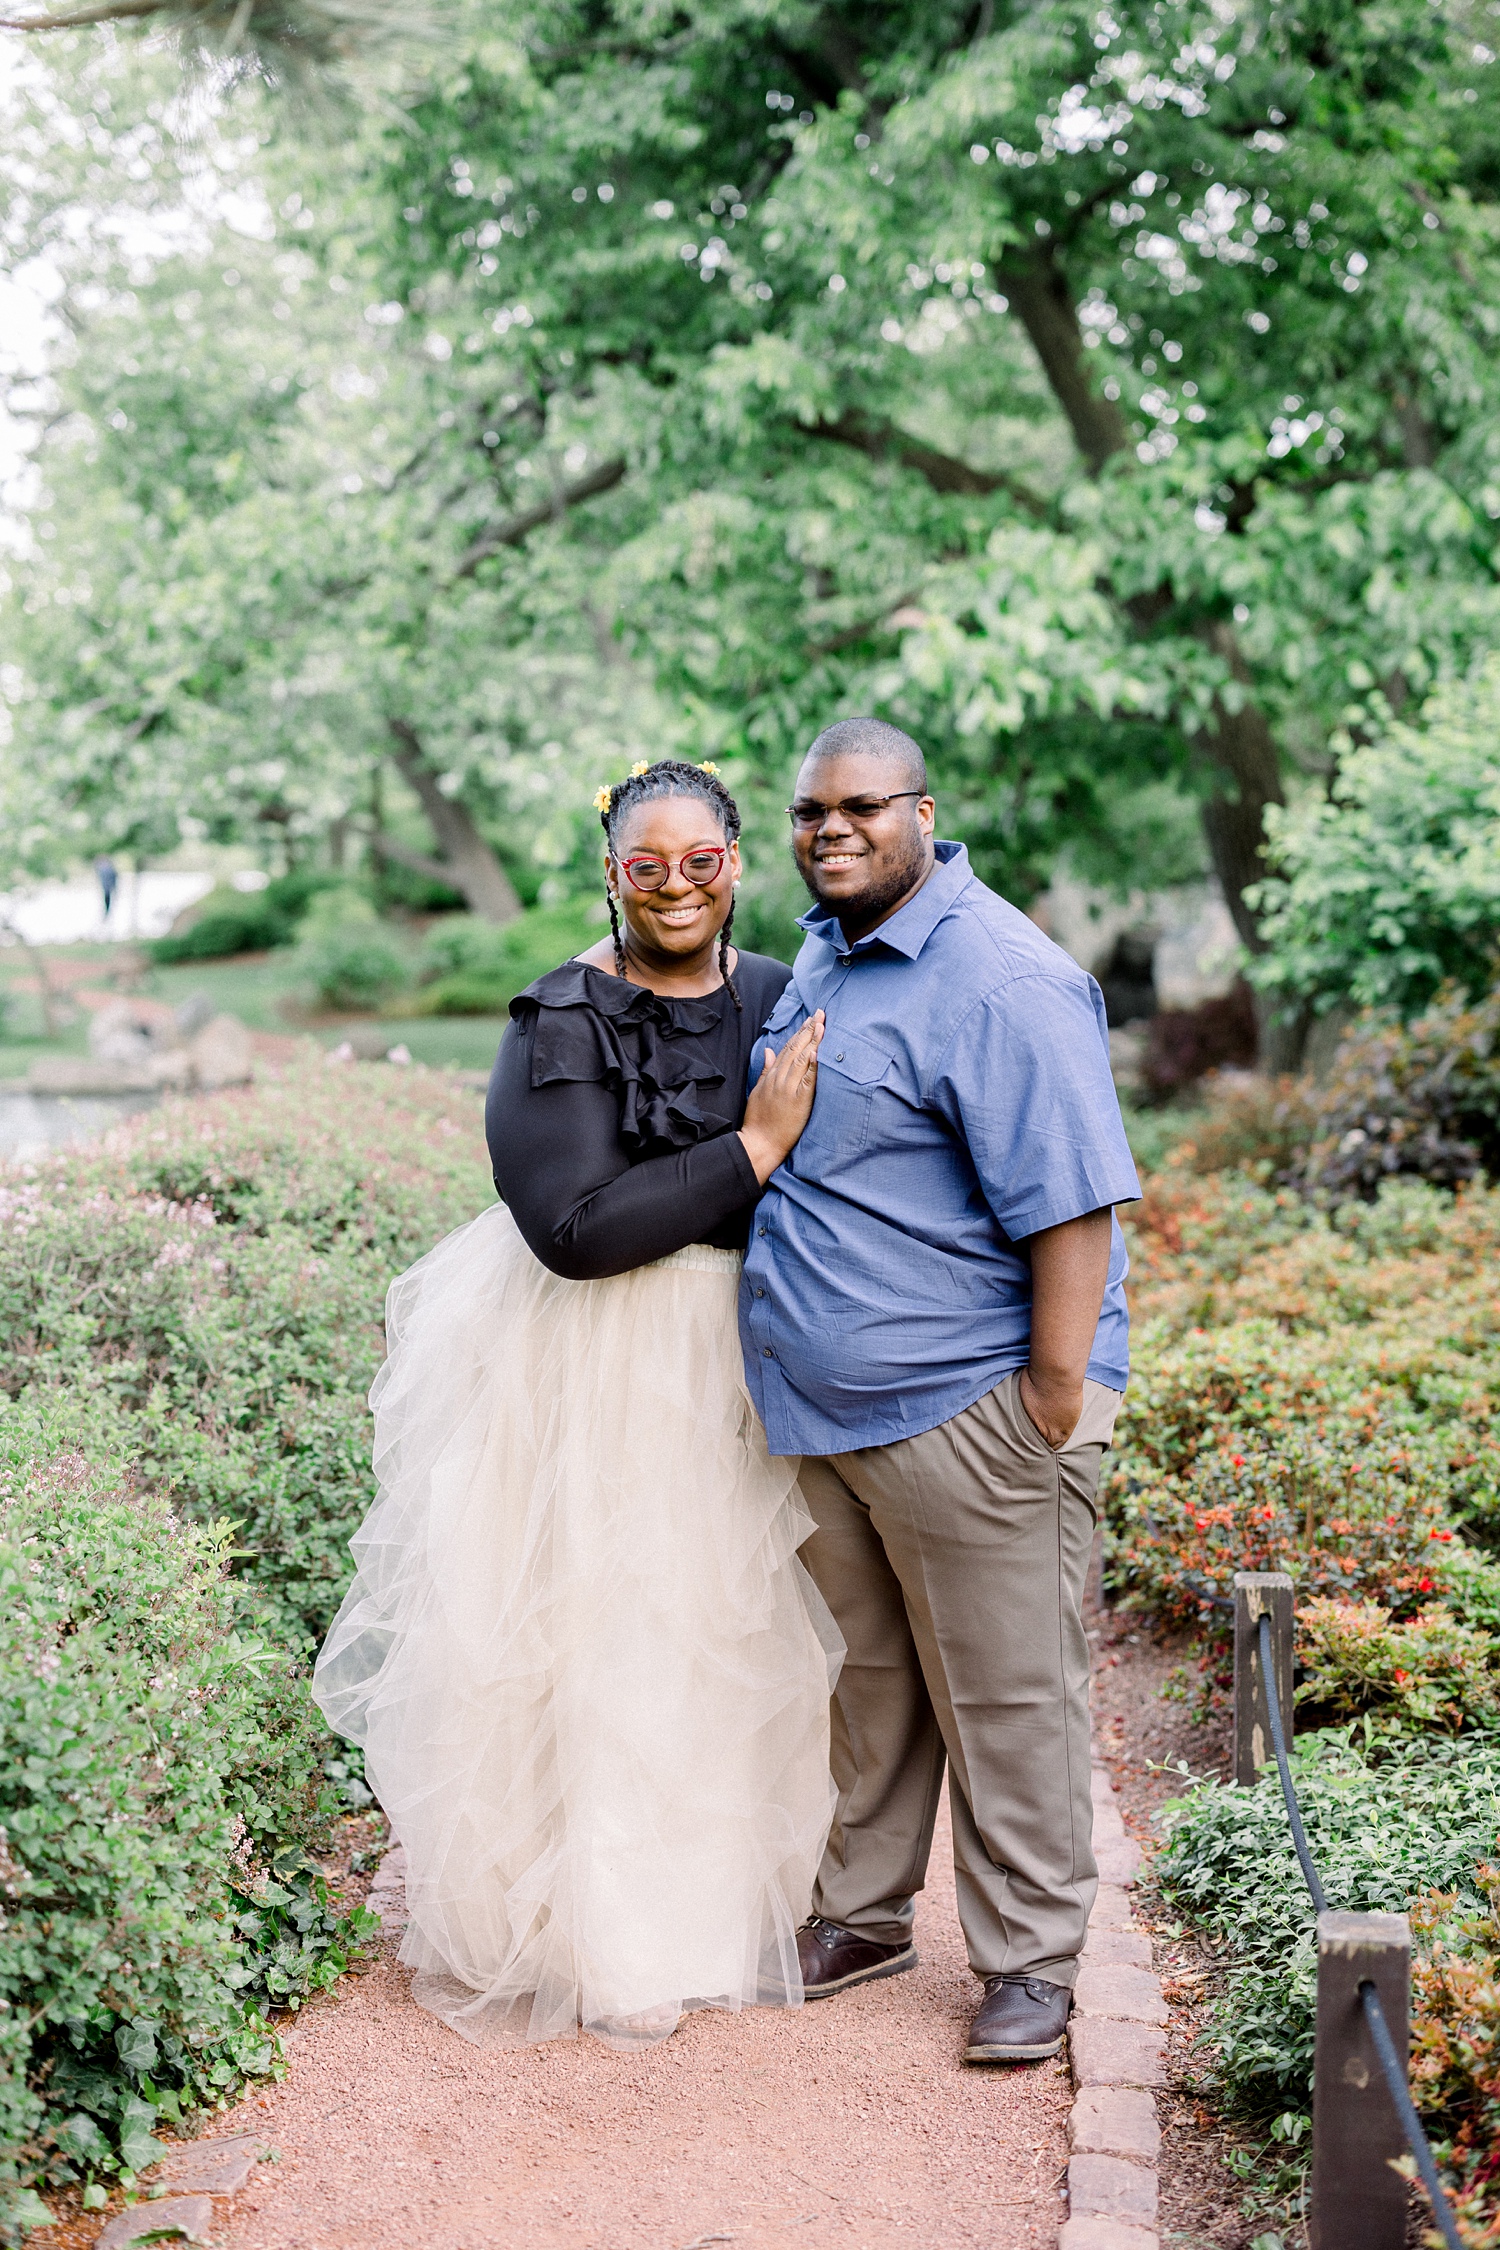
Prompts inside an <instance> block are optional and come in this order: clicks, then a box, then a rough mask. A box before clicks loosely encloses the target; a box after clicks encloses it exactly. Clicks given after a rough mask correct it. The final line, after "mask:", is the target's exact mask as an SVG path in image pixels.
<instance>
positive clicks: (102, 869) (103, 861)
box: [94, 852, 120, 922]
mask: <svg viewBox="0 0 1500 2250" xmlns="http://www.w3.org/2000/svg"><path fill="white" fill-rule="evenodd" d="M94 874H95V876H96V877H97V878H98V883H99V889H100V891H101V892H102V893H103V897H104V919H105V921H106V922H107V921H108V920H109V917H110V910H111V908H112V907H113V906H114V903H115V892H116V891H117V890H118V889H119V887H120V870H119V869H118V867H116V865H115V863H114V861H113V860H112V859H111V858H110V856H109V854H108V852H101V853H100V854H99V857H98V858H97V859H96V860H95V862H94Z"/></svg>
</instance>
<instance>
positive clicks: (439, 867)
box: [377, 719, 521, 922]
mask: <svg viewBox="0 0 1500 2250" xmlns="http://www.w3.org/2000/svg"><path fill="white" fill-rule="evenodd" d="M388 725H389V727H390V732H391V739H392V741H393V742H394V744H395V748H394V749H393V750H392V752H391V757H392V760H393V761H394V763H395V766H396V768H397V771H398V772H399V773H400V775H401V778H402V780H403V781H405V782H406V784H407V786H408V787H409V788H410V789H411V790H412V791H413V792H414V794H415V796H416V798H417V802H418V803H419V804H420V805H421V807H422V810H423V812H424V813H425V814H426V816H427V820H428V825H429V826H430V827H431V829H432V832H433V834H434V836H435V837H436V838H437V841H438V849H439V850H440V851H441V853H442V855H443V856H442V859H441V860H440V861H433V860H426V861H422V860H420V855H418V854H416V853H411V854H408V853H405V852H404V851H402V850H401V849H400V848H399V847H398V848H394V849H393V848H392V846H391V845H390V844H389V843H388V842H387V841H385V840H383V839H378V840H377V849H379V850H380V851H382V852H383V853H384V855H385V857H386V858H387V859H394V860H397V861H400V862H402V863H404V864H406V865H412V864H414V863H419V864H420V865H421V866H422V867H423V868H424V870H425V871H426V872H429V873H435V874H438V875H439V876H440V877H441V879H442V880H443V881H444V882H447V883H451V884H452V885H453V888H454V889H455V890H456V891H459V892H461V893H462V895H463V897H464V899H465V900H466V901H467V904H468V907H469V911H470V912H471V913H473V914H477V915H479V916H480V917H481V919H482V920H484V921H486V922H513V921H514V920H515V918H516V916H517V915H518V914H519V913H520V912H521V901H520V899H519V898H518V897H517V896H516V888H515V885H514V884H513V883H512V881H511V879H510V877H509V876H508V875H507V874H506V872H505V869H504V868H503V867H502V866H501V864H500V862H499V860H498V858H497V857H496V855H495V852H494V850H493V848H492V847H491V846H490V845H489V844H487V843H486V842H485V839H484V837H483V836H481V834H480V833H479V830H478V828H477V827H476V826H475V824H474V819H473V815H472V814H471V813H470V811H469V808H468V806H467V805H465V804H464V803H463V801H462V799H460V798H458V797H445V796H444V794H443V792H442V790H441V788H440V787H439V786H438V777H437V775H436V773H435V772H434V771H433V769H432V767H431V766H430V765H429V764H428V762H427V756H426V753H425V752H424V750H423V748H422V742H421V737H420V736H419V735H418V733H417V730H416V728H415V727H414V726H412V725H411V723H410V722H409V721H408V720H406V719H391V720H390V721H388Z"/></svg>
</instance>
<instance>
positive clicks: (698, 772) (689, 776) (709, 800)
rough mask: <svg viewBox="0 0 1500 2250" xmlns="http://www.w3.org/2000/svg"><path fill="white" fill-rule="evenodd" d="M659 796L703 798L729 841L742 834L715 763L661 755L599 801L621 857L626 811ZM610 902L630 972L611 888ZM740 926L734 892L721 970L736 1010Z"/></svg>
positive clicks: (619, 960)
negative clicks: (734, 946)
mask: <svg viewBox="0 0 1500 2250" xmlns="http://www.w3.org/2000/svg"><path fill="white" fill-rule="evenodd" d="M654 797H697V798H698V799H699V800H700V801H701V802H702V803H703V804H705V805H707V806H708V808H709V810H710V811H711V812H712V813H713V815H714V818H715V819H716V820H717V821H718V824H719V826H720V828H721V829H722V830H723V832H724V841H725V843H726V844H732V843H734V842H736V840H737V839H738V837H739V833H740V808H739V806H738V805H737V804H736V803H735V801H734V799H733V798H732V797H731V796H730V794H729V791H728V790H727V789H726V788H725V787H724V784H723V782H722V781H720V779H719V777H718V775H717V773H716V772H715V771H714V769H713V767H712V766H694V765H689V764H688V762H687V760H686V759H685V758H658V759H657V761H656V763H655V765H639V766H637V767H636V768H635V769H634V771H633V772H632V773H631V774H630V776H629V778H628V779H627V780H625V781H617V782H615V783H614V785H613V786H612V787H610V788H607V789H601V790H600V791H599V794H598V796H597V797H596V798H595V799H594V802H595V804H596V805H597V807H598V809H599V825H600V827H601V828H602V829H603V830H604V835H605V841H606V842H607V843H608V845H609V848H610V851H611V852H613V853H614V854H615V857H616V858H618V857H619V854H618V852H617V851H616V847H615V835H616V831H617V829H618V826H619V822H620V818H621V815H622V814H624V813H627V812H631V811H633V810H634V808H635V807H636V806H637V805H644V804H648V803H650V801H651V800H652V798H654ZM605 897H606V899H607V901H608V904H609V926H610V930H611V932H612V933H613V936H614V941H615V969H616V972H617V973H618V974H619V975H620V976H622V977H623V976H624V974H625V939H624V934H623V933H622V931H621V929H620V910H619V908H618V906H617V905H616V903H615V894H614V892H613V891H611V890H608V889H606V892H605ZM733 927H734V895H733V893H732V892H731V894H730V899H729V912H728V914H727V915H726V916H725V917H724V927H723V929H722V930H720V932H719V974H720V976H721V977H722V978H723V979H724V983H725V986H726V987H727V989H728V992H729V997H730V999H731V1000H732V1001H733V1002H734V1004H735V1006H736V1008H738V1009H740V1010H741V1011H743V1007H744V1003H743V1001H742V1000H741V999H740V995H739V990H738V987H737V986H736V984H735V981H734V979H733V977H732V976H731V975H730V973H729V933H730V931H731V930H732V929H733Z"/></svg>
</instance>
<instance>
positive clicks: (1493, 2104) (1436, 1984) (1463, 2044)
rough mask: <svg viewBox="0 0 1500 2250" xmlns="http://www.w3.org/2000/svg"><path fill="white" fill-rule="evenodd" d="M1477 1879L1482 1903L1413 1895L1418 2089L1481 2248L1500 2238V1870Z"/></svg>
mask: <svg viewBox="0 0 1500 2250" xmlns="http://www.w3.org/2000/svg"><path fill="white" fill-rule="evenodd" d="M1478 1883H1479V1889H1480V1891H1481V1893H1482V1894H1483V1904H1482V1905H1480V1906H1479V1907H1477V1908H1476V1907H1475V1906H1473V1905H1472V1904H1470V1903H1467V1902H1465V1901H1463V1900H1461V1899H1459V1898H1458V1897H1456V1896H1455V1895H1454V1894H1453V1893H1452V1892H1442V1891H1437V1892H1433V1893H1431V1894H1429V1895H1428V1896H1427V1897H1425V1898H1421V1899H1418V1900H1416V1901H1414V1903H1413V1907H1412V1926H1413V1928H1414V1930H1415V1931H1416V1933H1417V1941H1418V1948H1419V1950H1418V1954H1417V1958H1416V1961H1415V1962H1414V1963H1413V1974H1412V2027H1411V2029H1412V2038H1411V2082H1412V2090H1413V2093H1414V2096H1415V2099H1416V2103H1417V2107H1418V2108H1419V2109H1420V2110H1421V2111H1422V2112H1423V2115H1424V2117H1425V2119H1426V2122H1427V2128H1428V2131H1429V2133H1430V2134H1432V2135H1433V2136H1434V2137H1435V2138H1436V2139H1437V2144H1438V2145H1437V2149H1436V2154H1437V2157H1438V2161H1439V2163H1441V2164H1442V2165H1443V2166H1444V2167H1445V2169H1446V2170H1447V2171H1448V2172H1449V2173H1450V2176H1451V2175H1456V2177H1457V2182H1458V2185H1459V2190H1460V2197H1461V2201H1460V2206H1459V2215H1460V2217H1461V2219H1463V2220H1464V2221H1465V2222H1466V2229H1467V2236H1468V2240H1469V2241H1470V2242H1471V2243H1472V2244H1474V2245H1475V2250H1478V2246H1479V2245H1481V2244H1484V2245H1489V2246H1493V2245H1494V2244H1495V2243H1497V2242H1500V2168H1497V2164H1496V2154H1497V2151H1500V1872H1497V1870H1496V1869H1495V1868H1493V1867H1482V1868H1481V1869H1480V1870H1479V1876H1478Z"/></svg>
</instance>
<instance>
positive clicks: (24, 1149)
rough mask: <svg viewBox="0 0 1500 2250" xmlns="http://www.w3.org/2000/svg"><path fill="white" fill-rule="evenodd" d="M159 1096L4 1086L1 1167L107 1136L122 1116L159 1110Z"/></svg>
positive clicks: (0, 1110)
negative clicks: (31, 1090)
mask: <svg viewBox="0 0 1500 2250" xmlns="http://www.w3.org/2000/svg"><path fill="white" fill-rule="evenodd" d="M160 1100H161V1095H160V1094H155V1093H152V1094H32V1093H28V1092H27V1091H26V1089H25V1088H24V1087H0V1163H4V1162H10V1163H15V1162H16V1161H17V1160H19V1159H22V1158H25V1157H28V1156H45V1155H46V1154H47V1153H48V1151H49V1150H51V1149H55V1148H71V1147H74V1146H76V1145H77V1143H78V1142H80V1141H91V1140H94V1139H96V1138H97V1136H98V1135H99V1134H100V1133H107V1132H108V1131H109V1128H110V1126H111V1125H118V1124H119V1123H120V1121H121V1119H122V1118H125V1117H134V1116H135V1115H136V1114H137V1113H138V1112H139V1111H140V1110H143V1109H155V1107H156V1105H157V1103H158V1102H159V1101H160Z"/></svg>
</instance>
